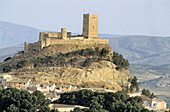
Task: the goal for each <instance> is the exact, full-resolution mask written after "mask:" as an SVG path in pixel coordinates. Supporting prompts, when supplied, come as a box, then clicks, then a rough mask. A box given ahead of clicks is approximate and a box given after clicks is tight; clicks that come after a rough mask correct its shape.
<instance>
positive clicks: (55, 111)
mask: <svg viewBox="0 0 170 112" xmlns="http://www.w3.org/2000/svg"><path fill="white" fill-rule="evenodd" d="M51 112H59V111H58V109H52V110H51Z"/></svg>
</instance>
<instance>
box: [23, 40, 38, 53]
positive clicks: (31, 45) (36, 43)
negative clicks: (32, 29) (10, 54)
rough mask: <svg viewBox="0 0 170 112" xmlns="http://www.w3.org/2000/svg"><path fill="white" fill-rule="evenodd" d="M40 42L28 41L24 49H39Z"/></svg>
mask: <svg viewBox="0 0 170 112" xmlns="http://www.w3.org/2000/svg"><path fill="white" fill-rule="evenodd" d="M40 46H41V45H40V42H39V41H38V42H34V43H29V44H28V45H27V48H26V49H25V50H24V51H33V50H39V49H40Z"/></svg>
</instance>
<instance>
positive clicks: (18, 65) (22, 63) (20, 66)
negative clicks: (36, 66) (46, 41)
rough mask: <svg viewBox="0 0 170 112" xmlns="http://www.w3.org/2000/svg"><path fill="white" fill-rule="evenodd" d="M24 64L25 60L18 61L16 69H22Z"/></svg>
mask: <svg viewBox="0 0 170 112" xmlns="http://www.w3.org/2000/svg"><path fill="white" fill-rule="evenodd" d="M26 63H27V61H26V60H22V61H19V62H18V63H17V67H18V68H22V67H24V66H26Z"/></svg>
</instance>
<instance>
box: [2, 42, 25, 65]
mask: <svg viewBox="0 0 170 112" xmlns="http://www.w3.org/2000/svg"><path fill="white" fill-rule="evenodd" d="M23 49H24V45H23V44H19V45H16V46H11V47H6V48H0V62H2V61H3V60H4V59H5V58H7V57H13V56H14V55H15V54H16V53H17V52H19V51H21V50H23Z"/></svg>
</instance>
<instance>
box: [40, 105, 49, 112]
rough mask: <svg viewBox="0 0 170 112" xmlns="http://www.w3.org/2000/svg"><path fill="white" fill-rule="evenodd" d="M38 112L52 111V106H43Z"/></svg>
mask: <svg viewBox="0 0 170 112" xmlns="http://www.w3.org/2000/svg"><path fill="white" fill-rule="evenodd" d="M38 112H50V108H49V107H48V106H43V107H41V108H40V110H39V111H38Z"/></svg>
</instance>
